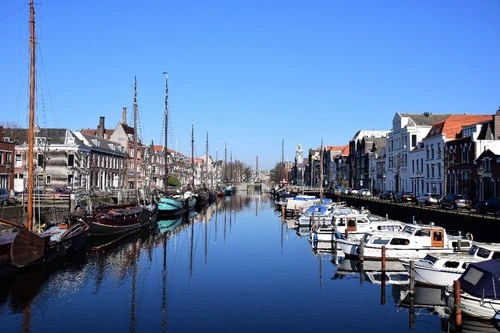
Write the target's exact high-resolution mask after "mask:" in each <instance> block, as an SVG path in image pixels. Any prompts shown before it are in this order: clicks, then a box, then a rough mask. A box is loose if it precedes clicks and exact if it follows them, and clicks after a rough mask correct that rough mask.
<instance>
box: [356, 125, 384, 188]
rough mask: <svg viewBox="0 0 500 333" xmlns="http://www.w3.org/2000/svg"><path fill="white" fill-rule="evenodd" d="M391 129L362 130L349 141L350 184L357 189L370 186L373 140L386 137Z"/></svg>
mask: <svg viewBox="0 0 500 333" xmlns="http://www.w3.org/2000/svg"><path fill="white" fill-rule="evenodd" d="M388 133H389V131H375V130H372V131H370V130H360V131H358V132H357V133H356V134H355V135H354V137H353V138H352V139H351V140H350V141H349V165H350V167H351V172H350V173H349V186H350V187H352V188H356V189H361V188H369V187H370V184H371V183H372V181H371V178H370V168H371V167H370V165H369V161H370V154H372V151H371V150H372V148H373V142H374V141H373V140H375V139H381V138H386V137H387V135H388Z"/></svg>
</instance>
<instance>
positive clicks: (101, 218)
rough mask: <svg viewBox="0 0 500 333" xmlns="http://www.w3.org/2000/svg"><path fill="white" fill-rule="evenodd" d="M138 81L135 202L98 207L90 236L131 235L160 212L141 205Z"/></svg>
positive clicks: (152, 205)
mask: <svg viewBox="0 0 500 333" xmlns="http://www.w3.org/2000/svg"><path fill="white" fill-rule="evenodd" d="M137 147H138V142H137V79H136V78H135V79H134V192H135V200H134V201H132V202H130V203H126V204H121V205H104V206H100V207H96V208H95V209H94V210H93V212H92V215H91V217H90V219H89V225H90V235H91V236H92V238H94V237H106V236H117V237H121V236H123V235H130V234H131V233H133V232H139V231H140V229H141V228H146V227H150V226H151V224H152V222H153V221H154V220H155V219H156V215H157V212H158V209H157V206H156V203H154V202H149V203H146V202H145V203H144V204H140V203H139V201H140V200H139V195H138V181H137V171H136V170H137V150H138V148H137Z"/></svg>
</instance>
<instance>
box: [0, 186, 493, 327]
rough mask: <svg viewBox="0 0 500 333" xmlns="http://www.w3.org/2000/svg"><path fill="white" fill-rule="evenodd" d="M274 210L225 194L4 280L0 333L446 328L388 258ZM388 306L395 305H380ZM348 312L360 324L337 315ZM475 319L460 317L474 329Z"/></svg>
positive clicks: (257, 199)
mask: <svg viewBox="0 0 500 333" xmlns="http://www.w3.org/2000/svg"><path fill="white" fill-rule="evenodd" d="M273 205H274V203H273V202H272V201H270V200H269V199H267V198H265V197H263V196H257V195H255V196H254V195H246V196H245V198H241V197H240V196H239V195H234V196H232V197H231V199H226V198H221V199H219V200H217V201H216V202H214V203H213V204H212V205H209V206H205V207H203V208H202V209H200V210H199V211H196V212H195V214H192V215H187V216H185V217H183V219H182V221H178V220H177V219H174V220H173V221H172V220H166V221H165V222H162V221H161V220H159V221H157V222H158V225H157V227H156V228H155V229H153V230H152V231H145V232H144V233H142V234H136V235H133V236H131V237H129V238H127V239H124V240H122V241H121V242H118V243H115V244H114V246H109V247H103V248H100V249H99V250H93V251H88V252H87V253H86V254H85V257H84V260H83V261H82V262H81V263H80V264H74V265H73V266H65V267H60V268H58V269H56V270H54V271H51V272H43V271H39V272H34V273H35V274H32V275H28V276H25V277H19V280H18V281H10V282H9V284H6V283H3V282H4V281H1V282H2V283H0V318H2V321H5V322H6V323H7V324H6V325H4V326H2V332H4V331H5V332H19V331H23V330H24V331H26V332H28V331H30V332H44V331H51V332H68V331H71V332H74V333H79V332H88V331H89V330H95V331H100V332H127V331H128V332H167V331H171V332H181V331H182V332H184V331H185V332H199V331H236V330H239V331H247V332H256V331H259V332H271V331H273V332H274V331H277V330H287V331H303V330H304V331H307V330H308V329H311V327H317V328H318V329H321V330H323V329H324V330H327V329H329V328H330V329H331V327H332V326H331V325H334V326H335V328H336V330H339V331H342V332H361V331H363V330H366V327H370V331H373V332H384V331H387V329H385V330H383V328H382V325H380V326H381V327H376V326H377V325H374V326H373V327H371V326H369V325H370V324H372V323H374V322H376V323H391V325H393V324H396V323H397V324H398V325H399V326H398V328H397V329H395V330H394V331H398V332H414V333H427V332H431V331H432V332H435V331H436V330H435V329H434V330H432V329H431V330H429V329H428V328H429V326H428V325H429V323H431V325H434V326H436V325H438V326H441V327H442V329H441V330H439V332H453V327H452V325H451V320H450V318H449V316H446V312H445V309H446V305H443V304H441V303H432V302H434V301H435V300H436V301H437V299H435V300H434V299H433V300H432V302H430V301H427V302H424V299H425V297H424V295H423V294H421V292H420V289H416V292H417V293H418V294H416V295H415V296H414V297H413V300H411V299H410V298H409V296H408V295H409V291H408V283H404V282H402V281H401V284H397V283H396V282H395V280H394V279H392V278H390V277H389V275H388V273H393V272H398V270H397V269H394V270H393V269H392V268H391V266H389V263H388V266H386V274H380V273H381V270H380V266H377V265H379V264H380V262H378V263H370V262H368V261H365V262H364V263H363V264H361V263H359V262H356V261H350V260H347V259H345V258H344V257H343V256H342V254H341V253H338V252H337V253H336V252H335V251H332V246H331V245H330V246H329V245H328V243H326V242H322V243H318V244H314V243H310V242H309V241H308V240H306V239H303V238H300V237H298V236H297V235H296V231H295V230H294V229H292V228H290V226H289V225H288V224H287V223H286V222H285V221H282V220H281V218H280V216H279V215H277V214H275V212H274V209H273ZM234 209H239V210H240V212H239V213H236V214H235V210H234ZM256 216H257V217H258V218H256ZM340 252H341V251H340ZM311 254H312V255H311ZM23 279H24V281H23ZM361 281H362V284H363V285H362V286H361V285H360V282H361ZM14 282H15V283H17V286H16V285H14ZM26 286H30V287H29V288H25V287H26ZM297 286H299V288H297ZM318 287H319V288H318ZM386 293H387V300H386ZM370 297H373V298H376V300H375V302H373V299H370ZM391 298H392V301H391ZM339 299H342V303H343V306H338V304H339V303H338V301H339ZM379 299H380V301H378V300H379ZM386 301H387V303H391V307H390V308H387V307H381V306H380V304H385V302H386ZM392 303H394V305H393V304H392ZM430 303H432V304H430ZM283 304H287V306H283ZM418 304H422V306H421V307H418V306H417V305H418ZM424 304H425V305H424ZM377 305H378V306H377ZM410 305H413V309H414V310H412V311H410ZM63 308H64V310H65V316H67V320H65V321H61V316H60V311H61V309H63ZM333 308H335V310H333V311H332V309H333ZM428 309H432V310H428ZM439 309H442V310H443V311H442V312H439V311H440V310H439ZM354 310H355V311H356V314H357V316H356V320H355V321H345V320H342V318H345V317H346V316H347V317H348V316H349V315H350V314H352V313H353V311H354ZM304 311H307V314H306V315H305V316H304V313H305V312H304ZM425 312H427V313H426V314H425ZM311 313H314V314H315V315H310V314H311ZM82 314H85V316H82ZM187 314H188V315H187ZM407 314H408V316H407ZM411 314H413V319H412V321H410V318H411V317H410V315H411ZM424 314H425V315H427V316H426V317H425V316H424ZM441 315H442V316H441ZM23 318H24V322H25V326H24V328H23V327H22V325H23V323H22V321H23ZM88 318H92V320H89V319H88ZM295 318H297V319H295ZM332 323H334V324H332ZM409 323H413V325H414V328H406V327H409ZM62 325H66V326H62ZM479 325H483V323H479V322H477V321H474V320H470V319H468V318H464V328H465V327H467V329H469V331H470V332H473V329H472V327H478V326H479ZM391 327H392V326H391ZM48 328H50V329H48ZM433 328H434V327H433ZM491 328H492V326H491V325H490V326H481V328H480V329H478V330H482V331H486V332H489V331H490V330H489V329H491ZM493 328H494V327H493ZM476 329H477V328H476Z"/></svg>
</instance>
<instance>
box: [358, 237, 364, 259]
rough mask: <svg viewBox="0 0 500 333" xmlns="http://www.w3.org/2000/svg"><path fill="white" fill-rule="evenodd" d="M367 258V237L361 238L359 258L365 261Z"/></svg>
mask: <svg viewBox="0 0 500 333" xmlns="http://www.w3.org/2000/svg"><path fill="white" fill-rule="evenodd" d="M364 259H365V239H364V237H363V238H361V240H360V241H359V260H361V261H363V260H364Z"/></svg>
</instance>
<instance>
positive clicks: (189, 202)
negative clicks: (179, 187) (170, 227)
mask: <svg viewBox="0 0 500 333" xmlns="http://www.w3.org/2000/svg"><path fill="white" fill-rule="evenodd" d="M195 205H196V197H195V196H194V195H193V193H192V192H190V191H186V192H184V194H182V195H181V194H176V195H167V196H163V197H161V198H160V200H159V202H158V213H159V214H160V215H164V216H167V215H170V216H171V215H179V214H183V213H185V212H186V211H188V210H191V209H194V207H195Z"/></svg>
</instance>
